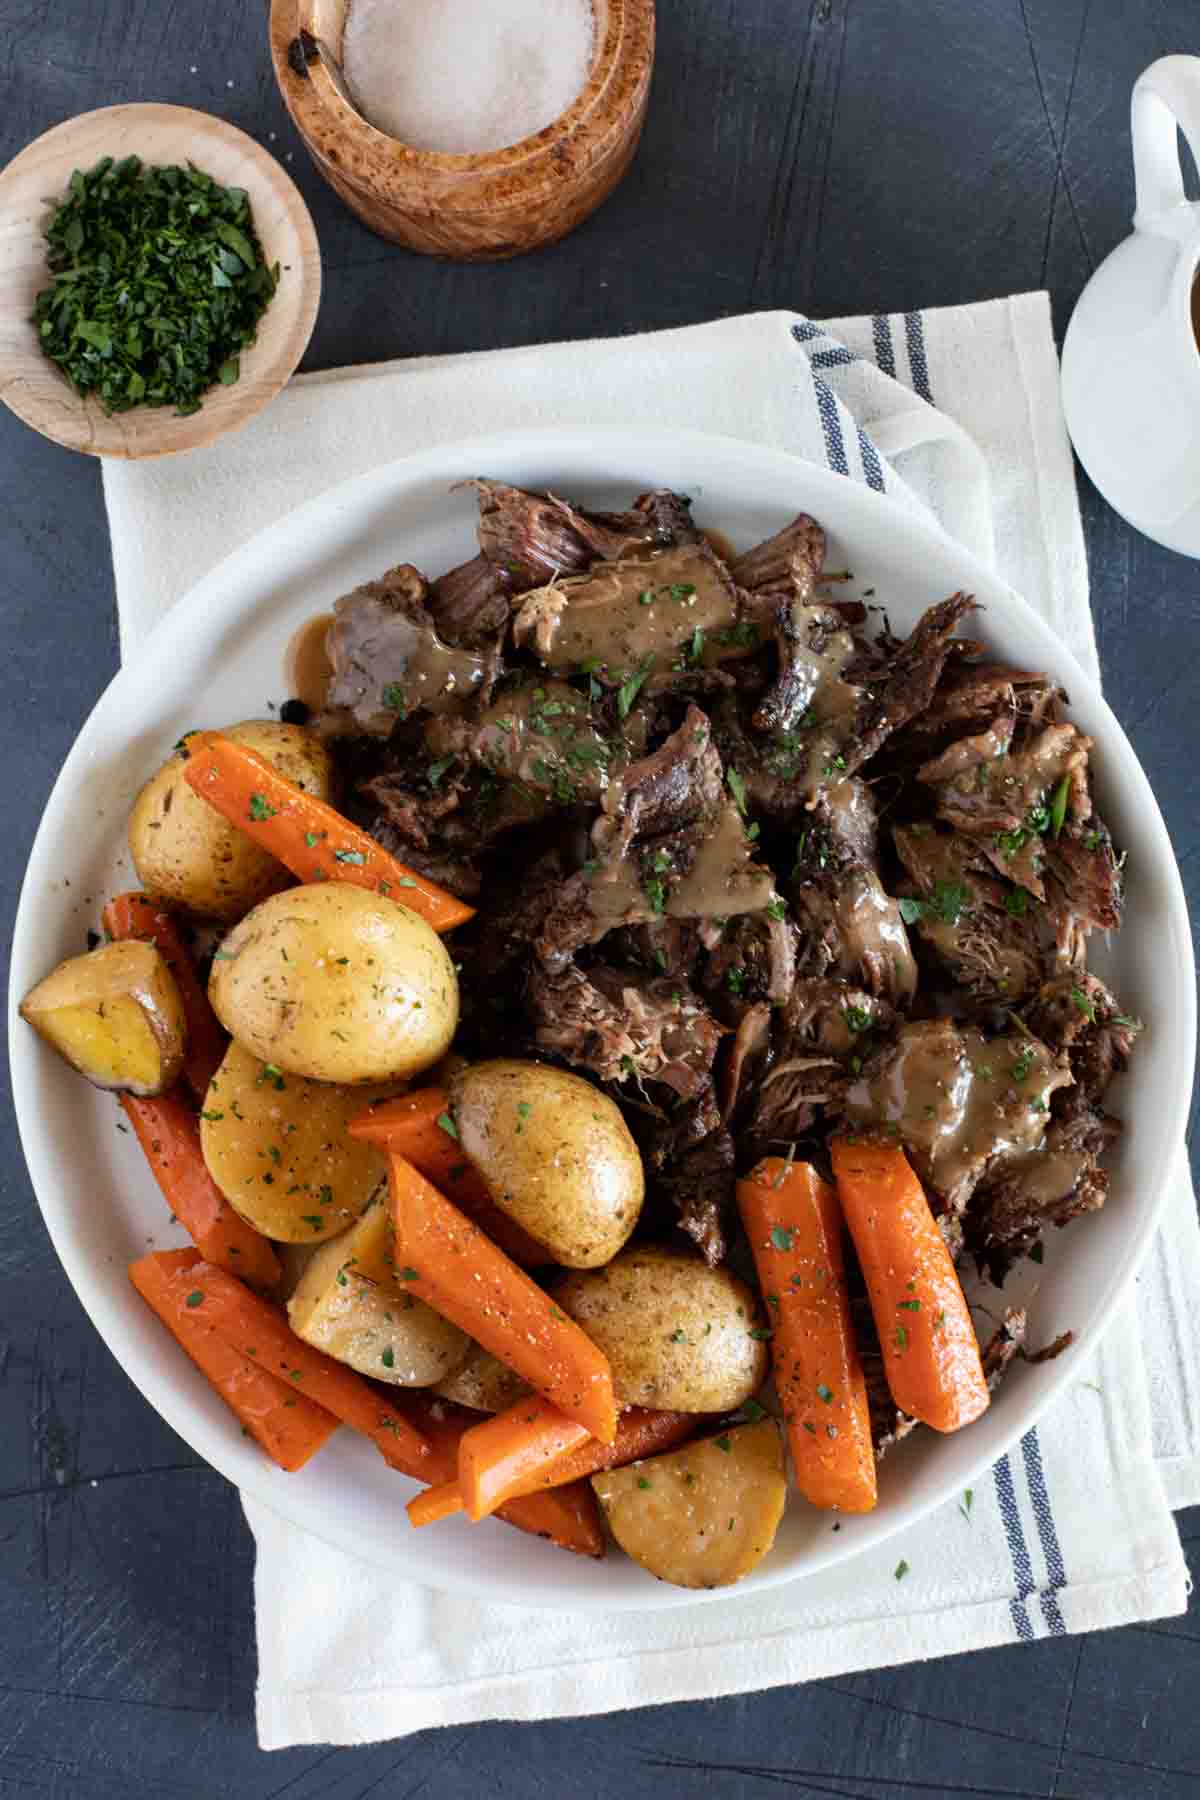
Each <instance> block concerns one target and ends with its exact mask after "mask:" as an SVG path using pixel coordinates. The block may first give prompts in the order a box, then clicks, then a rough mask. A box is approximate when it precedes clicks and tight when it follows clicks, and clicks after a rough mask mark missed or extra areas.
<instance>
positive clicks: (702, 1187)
mask: <svg viewBox="0 0 1200 1800" xmlns="http://www.w3.org/2000/svg"><path fill="white" fill-rule="evenodd" d="M734 1160H735V1158H734V1148H733V1139H732V1138H731V1137H730V1135H729V1133H728V1132H727V1131H718V1132H714V1134H713V1135H712V1136H711V1137H707V1138H705V1139H704V1141H703V1143H701V1144H697V1145H696V1146H695V1147H694V1148H693V1149H691V1150H686V1151H684V1153H683V1155H682V1156H680V1157H679V1158H677V1159H676V1160H675V1161H674V1162H672V1163H671V1164H670V1165H669V1166H668V1167H667V1168H666V1169H665V1170H664V1171H663V1173H661V1174H660V1175H658V1176H657V1177H656V1178H655V1186H656V1188H657V1190H658V1193H659V1194H660V1195H661V1196H662V1198H664V1199H665V1200H666V1201H668V1202H669V1204H670V1205H671V1206H673V1207H674V1209H675V1211H676V1214H677V1216H678V1221H679V1228H680V1230H681V1231H685V1232H686V1233H687V1235H688V1236H689V1237H690V1238H691V1239H692V1241H693V1243H694V1244H695V1245H696V1246H697V1248H698V1249H699V1250H700V1253H701V1255H702V1256H703V1257H704V1259H705V1261H706V1262H708V1263H711V1264H712V1265H713V1267H715V1266H716V1265H717V1264H718V1263H721V1262H724V1260H725V1254H726V1249H727V1236H726V1233H727V1227H728V1223H729V1220H730V1219H731V1218H732V1216H733V1186H734Z"/></svg>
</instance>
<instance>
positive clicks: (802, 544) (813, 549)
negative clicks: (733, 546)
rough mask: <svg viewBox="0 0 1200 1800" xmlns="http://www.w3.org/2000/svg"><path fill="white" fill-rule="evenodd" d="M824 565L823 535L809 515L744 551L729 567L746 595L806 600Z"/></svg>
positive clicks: (800, 515)
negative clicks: (772, 595)
mask: <svg viewBox="0 0 1200 1800" xmlns="http://www.w3.org/2000/svg"><path fill="white" fill-rule="evenodd" d="M824 561H825V533H824V531H822V529H821V527H820V526H819V525H818V524H817V521H816V520H815V519H814V518H811V517H810V516H809V514H808V513H798V514H797V515H796V517H795V518H794V519H793V520H792V522H791V524H790V525H785V526H784V528H783V530H782V531H777V532H776V533H775V535H774V537H769V538H766V539H764V541H763V542H762V543H761V544H756V545H755V546H754V548H753V550H747V551H745V552H744V553H743V554H742V555H741V556H739V557H736V558H735V559H734V561H733V562H732V563H731V565H730V572H731V573H732V575H733V579H734V580H735V581H736V582H737V584H738V586H739V587H740V588H744V589H745V591H746V592H747V593H748V594H784V595H787V596H789V597H790V596H791V595H792V594H794V593H797V592H798V593H799V595H800V597H801V598H802V599H803V598H807V596H808V595H809V594H811V593H812V592H813V590H814V588H815V587H816V585H817V582H818V581H819V580H820V576H821V568H822V565H823V563H824Z"/></svg>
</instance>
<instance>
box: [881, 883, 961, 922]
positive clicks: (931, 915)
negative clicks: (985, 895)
mask: <svg viewBox="0 0 1200 1800" xmlns="http://www.w3.org/2000/svg"><path fill="white" fill-rule="evenodd" d="M969 899H970V894H969V892H968V890H967V888H966V887H965V886H964V884H963V883H962V882H961V881H937V882H935V883H934V887H933V896H932V898H931V899H929V900H914V899H913V898H912V897H911V896H910V895H908V894H906V895H904V897H903V898H902V899H901V901H900V903H899V905H900V917H901V918H902V919H903V920H904V923H905V924H906V925H915V924H916V923H917V922H918V920H920V919H940V920H941V922H942V924H943V925H957V924H958V921H959V919H960V918H961V917H962V915H963V913H964V912H966V911H968V907H967V901H968V900H969Z"/></svg>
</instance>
